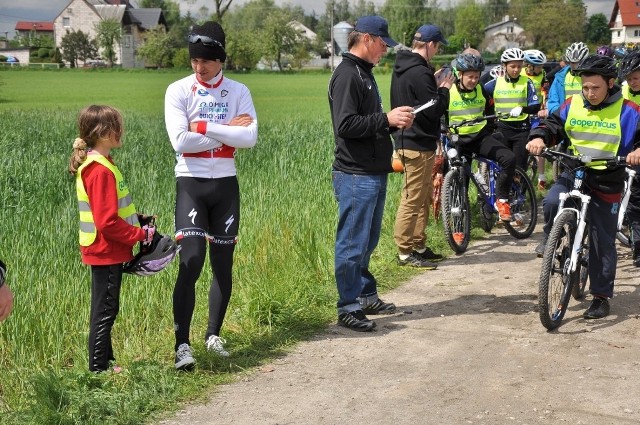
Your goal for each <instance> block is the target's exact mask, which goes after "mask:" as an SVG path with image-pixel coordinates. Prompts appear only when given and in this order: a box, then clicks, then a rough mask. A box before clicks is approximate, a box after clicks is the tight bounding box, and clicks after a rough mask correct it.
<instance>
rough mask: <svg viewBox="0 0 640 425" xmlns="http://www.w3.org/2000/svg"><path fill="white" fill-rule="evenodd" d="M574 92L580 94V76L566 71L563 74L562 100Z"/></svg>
mask: <svg viewBox="0 0 640 425" xmlns="http://www.w3.org/2000/svg"><path fill="white" fill-rule="evenodd" d="M574 94H582V78H580V77H578V76H577V75H573V74H572V73H571V71H567V74H566V75H565V76H564V100H567V99H569V98H570V97H571V96H573V95H574Z"/></svg>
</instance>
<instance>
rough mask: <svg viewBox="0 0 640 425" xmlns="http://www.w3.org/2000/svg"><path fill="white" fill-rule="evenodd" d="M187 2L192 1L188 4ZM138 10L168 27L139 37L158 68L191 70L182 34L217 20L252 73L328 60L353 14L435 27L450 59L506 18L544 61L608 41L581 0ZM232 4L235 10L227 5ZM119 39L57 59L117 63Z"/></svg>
mask: <svg viewBox="0 0 640 425" xmlns="http://www.w3.org/2000/svg"><path fill="white" fill-rule="evenodd" d="M186 1H191V2H193V1H194V0H186ZM138 4H139V7H141V8H160V9H162V10H163V13H164V16H165V19H166V22H167V28H166V29H165V28H164V27H162V26H158V27H156V28H153V29H151V30H149V31H147V33H146V34H145V41H144V43H143V44H142V45H141V46H140V47H139V48H138V49H137V52H136V53H137V55H138V56H139V57H140V58H142V59H144V60H145V62H147V63H151V64H154V65H155V66H158V67H172V66H175V67H187V66H189V57H188V51H187V48H186V35H187V34H188V33H189V31H190V29H191V27H192V26H193V25H195V24H199V23H202V22H204V21H206V20H210V19H211V20H216V21H218V22H221V24H222V26H223V27H224V28H225V31H226V32H227V33H228V34H229V36H228V37H227V53H228V55H227V57H228V63H227V67H230V68H235V69H252V68H254V67H255V66H256V64H257V63H258V62H259V61H260V60H263V61H265V62H266V63H275V64H277V66H278V68H279V69H283V68H284V62H287V63H289V64H290V66H291V67H293V68H298V67H302V65H303V64H304V63H305V61H307V60H308V59H310V58H311V57H312V56H316V55H318V56H321V57H327V56H328V55H329V44H330V43H329V42H330V40H331V28H332V27H333V26H334V25H335V24H337V23H339V22H341V21H346V22H349V23H351V24H352V25H353V24H355V21H356V19H357V18H358V17H360V16H363V15H371V14H379V15H381V16H383V17H385V18H386V19H387V20H388V22H389V31H390V34H391V36H392V37H393V38H394V39H395V40H397V41H398V42H401V43H403V44H409V45H410V43H411V40H412V38H413V34H414V32H415V30H416V28H418V27H419V26H420V25H422V24H424V23H433V24H436V25H438V26H440V27H441V28H442V30H443V33H444V34H445V36H446V37H447V39H448V41H449V45H448V46H446V47H445V51H444V53H448V54H454V53H457V52H459V51H461V50H463V49H464V48H465V47H467V46H472V47H476V48H482V42H483V39H484V28H485V27H487V26H488V25H490V24H493V23H497V22H500V21H502V20H503V19H504V17H505V16H507V15H508V16H509V17H510V19H513V20H516V21H517V22H518V23H519V24H520V25H521V26H522V27H523V28H524V30H525V32H524V33H523V36H526V39H527V40H528V41H531V42H533V46H534V47H535V48H537V49H539V50H542V51H543V52H545V53H546V54H547V56H549V57H556V58H558V57H560V56H561V55H562V52H564V49H565V48H566V47H567V46H568V45H569V44H571V43H573V42H575V41H583V42H586V43H588V44H590V45H591V46H593V47H595V46H596V45H602V44H609V43H610V40H611V32H610V30H609V26H608V19H607V17H606V16H605V15H604V14H595V15H592V16H590V17H587V14H586V6H585V5H584V3H583V1H582V0H484V1H483V2H479V1H477V0H462V1H460V2H458V3H457V4H456V5H451V4H450V3H449V6H446V7H443V6H441V5H440V4H439V2H438V1H437V0H386V1H385V3H384V4H383V5H382V6H379V7H378V6H376V5H374V4H373V2H371V1H366V0H352V1H349V0H327V1H325V3H324V8H323V9H324V10H321V11H315V10H312V11H305V10H304V9H303V8H302V7H301V6H293V5H284V6H276V4H275V2H274V0H250V1H248V2H246V3H243V4H241V5H233V0H214V1H213V2H212V6H213V10H210V9H209V8H207V7H202V8H200V9H199V10H198V11H197V13H195V14H192V13H190V12H189V13H186V14H184V15H183V14H181V13H180V5H179V3H178V2H177V1H173V0H141V1H139V2H138ZM232 6H233V7H232ZM292 21H298V22H300V23H302V24H303V25H305V26H306V27H308V28H309V29H311V30H312V31H314V32H315V33H316V34H317V38H316V40H315V41H310V40H309V39H307V38H306V37H304V36H303V35H302V34H301V33H300V32H299V31H298V30H297V29H296V28H295V27H294V26H292V25H290V23H291V22H292ZM119 41H120V24H119V23H118V22H110V21H108V20H105V21H102V22H101V23H100V24H99V25H98V26H97V27H96V39H93V40H92V39H90V38H89V36H88V35H87V34H83V33H82V32H81V31H74V32H68V33H67V34H66V35H65V36H64V37H63V41H62V45H61V46H60V49H61V51H62V58H63V59H64V60H65V61H67V62H68V63H71V64H72V66H77V63H78V60H81V61H86V60H88V59H95V58H96V57H97V56H98V50H99V49H100V48H101V49H102V56H103V57H104V58H105V60H106V61H107V62H108V63H109V64H113V63H114V62H116V60H117V57H116V52H115V50H114V48H113V46H114V45H115V44H117V43H118V42H119Z"/></svg>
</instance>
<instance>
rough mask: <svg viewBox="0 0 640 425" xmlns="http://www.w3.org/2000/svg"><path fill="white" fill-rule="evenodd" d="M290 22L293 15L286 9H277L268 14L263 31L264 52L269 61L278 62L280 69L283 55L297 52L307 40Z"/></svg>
mask: <svg viewBox="0 0 640 425" xmlns="http://www.w3.org/2000/svg"><path fill="white" fill-rule="evenodd" d="M290 22H291V16H290V15H289V14H288V13H287V12H286V11H284V10H280V9H277V10H274V11H273V12H271V13H269V15H267V17H266V19H265V22H264V28H263V29H262V31H261V37H260V38H261V39H262V54H263V56H264V58H265V59H266V60H267V61H269V62H276V63H277V64H278V68H279V69H283V66H282V59H283V56H285V55H287V56H291V55H293V54H294V53H296V50H297V48H298V47H299V45H300V44H303V43H305V40H306V37H304V36H302V35H301V34H299V33H298V31H296V29H295V28H294V27H293V26H291V25H290ZM308 50H309V47H308V46H307V51H308ZM307 57H308V55H307Z"/></svg>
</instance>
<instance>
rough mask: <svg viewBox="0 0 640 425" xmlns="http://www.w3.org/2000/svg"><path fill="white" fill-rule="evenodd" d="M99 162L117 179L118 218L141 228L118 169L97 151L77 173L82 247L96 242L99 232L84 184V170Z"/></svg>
mask: <svg viewBox="0 0 640 425" xmlns="http://www.w3.org/2000/svg"><path fill="white" fill-rule="evenodd" d="M94 161H95V162H97V163H100V164H102V165H104V166H105V167H107V169H109V171H111V172H112V173H113V175H114V176H115V178H116V190H117V194H118V216H119V217H120V218H122V219H123V220H124V221H126V222H127V223H129V224H130V225H132V226H136V227H140V223H139V222H138V215H137V214H136V207H135V206H134V205H133V202H132V201H131V196H130V195H129V189H128V188H127V185H126V184H125V182H124V179H123V178H122V174H121V173H120V170H118V167H116V166H115V165H114V164H113V163H112V162H111V161H109V160H108V159H107V158H105V157H104V156H102V155H100V154H99V153H97V152H95V151H89V153H88V155H87V159H86V161H84V162H83V163H82V165H80V167H78V172H77V173H76V195H77V197H78V209H79V210H80V246H89V245H91V244H92V243H93V242H95V240H96V235H97V230H96V224H95V222H94V221H93V213H92V212H91V206H90V205H89V196H88V195H87V191H86V190H85V188H84V184H83V183H82V170H84V169H85V168H86V167H87V166H88V165H89V164H91V163H92V162H94Z"/></svg>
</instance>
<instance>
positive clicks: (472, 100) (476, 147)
mask: <svg viewBox="0 0 640 425" xmlns="http://www.w3.org/2000/svg"><path fill="white" fill-rule="evenodd" d="M476 53H477V50H473V49H467V50H465V51H464V52H463V53H461V54H460V55H458V56H457V57H456V59H455V60H454V64H455V65H454V66H455V69H456V72H457V76H458V77H457V79H456V81H455V84H454V85H453V86H452V87H451V89H450V97H449V109H448V113H447V117H448V121H449V125H454V124H456V123H459V122H461V121H464V120H467V119H473V118H477V117H482V116H486V115H493V114H494V105H493V100H492V99H491V96H489V94H488V93H487V91H486V90H485V88H484V87H483V86H482V85H480V84H478V82H479V80H480V73H481V72H482V71H483V70H484V61H483V59H482V57H481V56H480V54H479V53H477V54H476ZM494 128H495V123H493V122H491V123H489V122H487V121H482V122H480V123H478V124H475V125H473V126H463V127H460V129H459V139H458V144H457V147H458V148H459V149H460V152H461V153H462V154H464V155H471V154H473V153H475V154H477V155H479V156H481V157H484V158H488V159H491V160H493V161H496V162H497V163H498V164H500V167H501V168H502V170H503V171H502V172H501V173H500V174H498V179H497V182H496V196H497V198H498V202H500V203H501V204H502V205H503V207H502V209H500V208H498V212H499V213H500V220H503V221H511V211H510V207H509V199H508V198H509V188H510V182H511V181H512V180H513V176H514V175H515V172H516V160H515V155H514V153H513V152H512V151H511V149H509V148H508V147H507V146H505V144H504V143H502V142H501V141H500V140H499V138H500V137H501V135H499V134H494V132H493V129H494Z"/></svg>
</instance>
